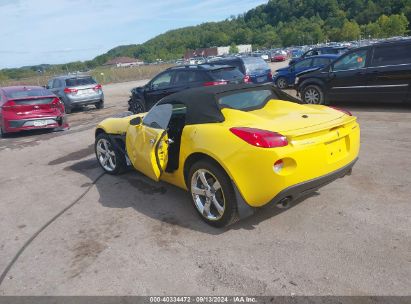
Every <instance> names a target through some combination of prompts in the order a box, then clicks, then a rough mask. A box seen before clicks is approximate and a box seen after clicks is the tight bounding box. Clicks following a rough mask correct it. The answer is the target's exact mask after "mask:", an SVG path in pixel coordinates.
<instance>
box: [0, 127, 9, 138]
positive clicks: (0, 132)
mask: <svg viewBox="0 0 411 304" xmlns="http://www.w3.org/2000/svg"><path fill="white" fill-rule="evenodd" d="M7 135H8V133H6V132H4V131H3V128H1V127H0V138H6V137H7Z"/></svg>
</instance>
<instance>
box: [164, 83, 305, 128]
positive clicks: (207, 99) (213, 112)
mask: <svg viewBox="0 0 411 304" xmlns="http://www.w3.org/2000/svg"><path fill="white" fill-rule="evenodd" d="M267 89H268V90H271V92H272V99H281V100H287V101H292V102H299V100H298V99H296V98H294V97H292V96H291V95H288V94H286V93H284V92H283V91H281V90H279V89H277V88H276V87H274V86H273V85H271V84H262V85H261V84H260V85H256V84H227V85H217V86H209V87H199V88H193V89H188V90H185V91H181V92H178V93H174V94H171V95H169V96H167V97H164V98H163V99H161V100H160V101H159V102H158V104H159V105H160V104H165V103H171V104H175V103H181V104H184V105H185V106H186V107H187V112H186V124H188V125H189V124H204V123H213V122H222V121H224V116H223V114H222V113H221V107H220V105H219V104H218V101H217V100H218V98H219V96H221V95H226V94H232V93H236V92H241V91H244V90H247V91H249V90H267Z"/></svg>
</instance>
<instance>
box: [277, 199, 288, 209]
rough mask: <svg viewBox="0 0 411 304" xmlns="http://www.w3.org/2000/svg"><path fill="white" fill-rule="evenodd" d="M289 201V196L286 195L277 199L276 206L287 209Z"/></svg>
mask: <svg viewBox="0 0 411 304" xmlns="http://www.w3.org/2000/svg"><path fill="white" fill-rule="evenodd" d="M290 202H291V196H287V197H285V198H283V199H282V200H281V201H279V202H278V204H277V205H276V207H277V208H280V209H287V208H289V207H290Z"/></svg>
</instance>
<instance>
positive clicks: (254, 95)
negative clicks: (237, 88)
mask: <svg viewBox="0 0 411 304" xmlns="http://www.w3.org/2000/svg"><path fill="white" fill-rule="evenodd" d="M275 98H277V97H276V96H275V95H274V93H273V92H272V91H271V90H253V91H244V92H237V93H234V94H230V95H225V96H222V97H220V98H219V99H218V103H219V104H220V105H221V106H223V107H228V108H232V109H237V110H243V111H247V110H253V109H257V108H261V107H263V106H264V105H265V104H266V103H267V101H268V100H270V99H275Z"/></svg>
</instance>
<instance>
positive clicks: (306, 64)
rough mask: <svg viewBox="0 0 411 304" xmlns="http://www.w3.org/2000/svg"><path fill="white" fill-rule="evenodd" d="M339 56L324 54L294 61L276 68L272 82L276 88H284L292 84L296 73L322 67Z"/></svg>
mask: <svg viewBox="0 0 411 304" xmlns="http://www.w3.org/2000/svg"><path fill="white" fill-rule="evenodd" d="M339 56H340V55H334V54H325V55H318V56H312V57H309V58H306V59H303V60H301V61H299V62H297V63H294V64H293V65H290V66H288V67H285V68H282V69H278V70H277V71H276V73H275V74H274V76H273V82H274V83H275V84H276V86H277V87H278V88H280V89H286V88H287V87H288V86H289V85H293V84H294V81H295V76H296V75H297V74H298V73H301V72H304V71H307V70H315V69H319V68H322V67H323V66H325V65H328V64H329V63H330V62H331V61H333V60H334V59H336V58H338V57H339Z"/></svg>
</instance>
